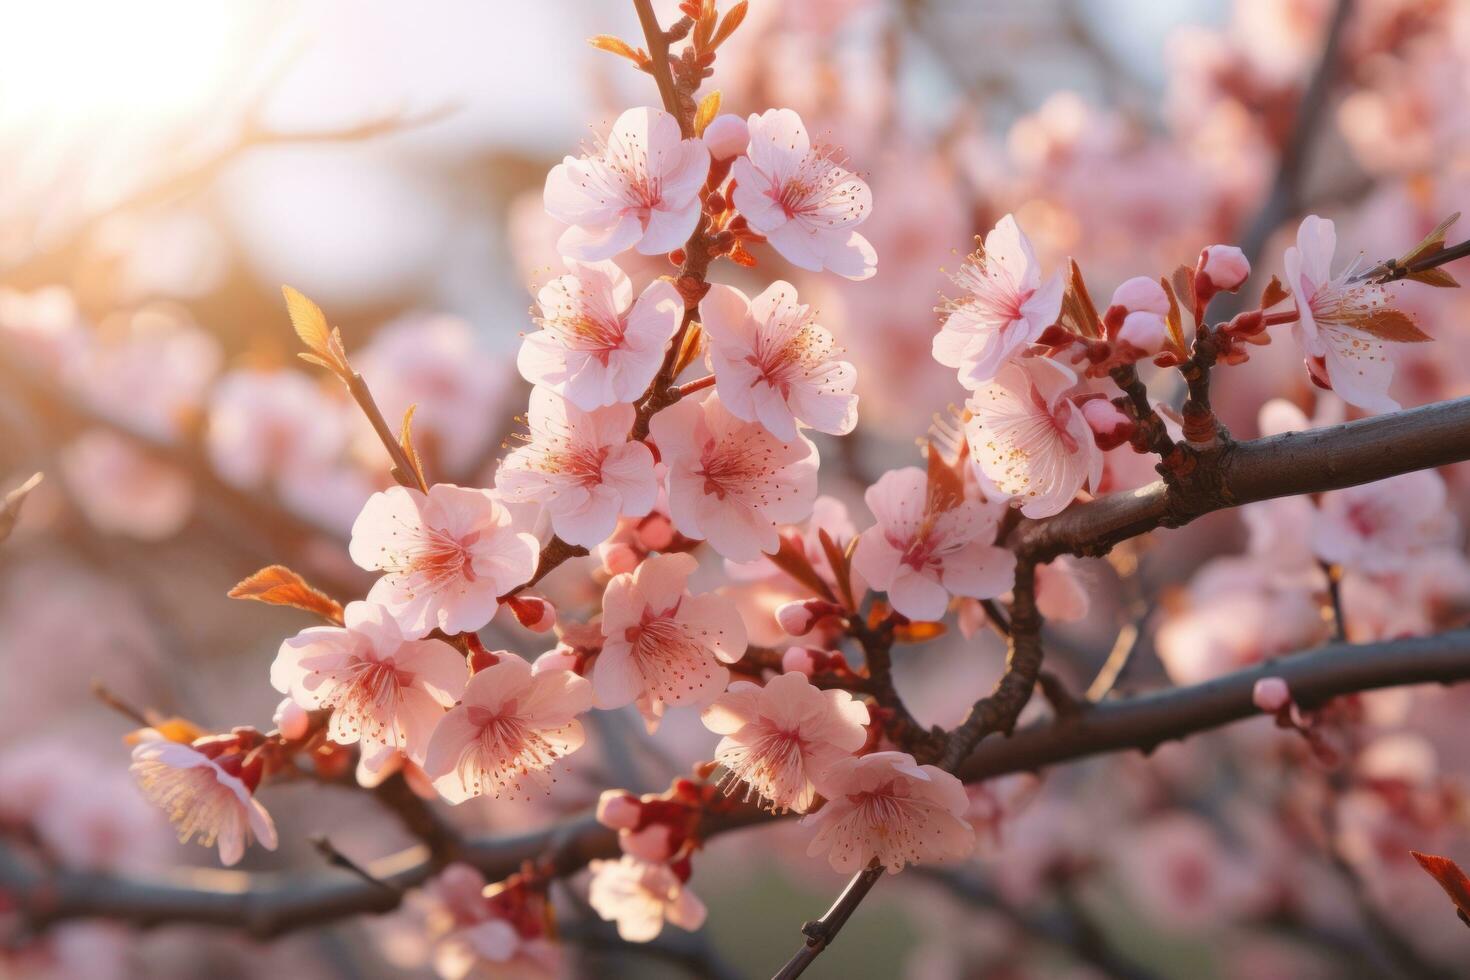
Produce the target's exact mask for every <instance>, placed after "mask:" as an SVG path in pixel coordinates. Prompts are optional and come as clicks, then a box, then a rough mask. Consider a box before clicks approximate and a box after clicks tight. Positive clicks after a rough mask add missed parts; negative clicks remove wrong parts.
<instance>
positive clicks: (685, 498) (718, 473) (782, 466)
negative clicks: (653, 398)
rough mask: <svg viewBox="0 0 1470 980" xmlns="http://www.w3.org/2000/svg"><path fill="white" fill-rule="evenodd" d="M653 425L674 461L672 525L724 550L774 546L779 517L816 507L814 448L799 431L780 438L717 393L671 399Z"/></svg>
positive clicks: (731, 553) (746, 551) (738, 556)
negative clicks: (740, 413) (791, 436)
mask: <svg viewBox="0 0 1470 980" xmlns="http://www.w3.org/2000/svg"><path fill="white" fill-rule="evenodd" d="M650 432H651V434H652V436H653V439H654V442H655V443H656V444H657V445H658V451H659V453H660V455H661V456H662V457H663V461H664V462H665V463H666V464H667V465H668V467H669V483H668V487H669V511H670V515H671V516H672V517H673V520H674V527H675V528H677V529H678V531H679V533H680V534H683V535H685V536H687V537H691V538H704V539H706V540H707V541H709V543H710V547H712V548H714V549H715V551H717V552H719V553H720V554H721V555H722V556H724V557H725V558H728V559H730V560H731V561H737V562H740V561H753V560H755V559H756V558H758V557H759V556H760V555H761V553H762V552H764V553H766V554H774V553H775V551H776V549H777V548H778V547H779V546H780V539H779V535H778V534H777V533H776V527H777V525H780V524H791V523H794V522H796V521H800V520H803V519H805V518H806V517H807V516H808V515H809V514H810V513H811V509H812V504H813V502H814V501H815V499H816V496H817V463H818V460H817V448H816V446H814V445H812V444H811V442H810V441H808V440H807V438H806V437H805V436H803V435H801V434H800V433H798V434H797V436H796V438H795V439H792V440H789V441H783V440H781V439H780V438H778V437H777V436H775V435H772V434H771V433H770V432H768V431H767V430H766V429H765V428H764V427H762V426H761V425H759V424H758V423H755V422H744V421H741V420H740V419H738V418H736V417H735V416H734V415H732V414H731V413H730V411H729V409H727V408H725V406H724V404H723V403H722V402H721V401H720V398H719V395H718V394H711V395H709V396H707V397H705V398H704V399H703V400H698V401H696V400H694V399H692V398H685V399H683V400H681V401H679V402H677V403H675V404H674V405H671V406H670V407H668V408H666V409H664V410H663V411H662V412H659V413H658V414H657V415H655V416H654V417H653V422H652V424H651V425H650Z"/></svg>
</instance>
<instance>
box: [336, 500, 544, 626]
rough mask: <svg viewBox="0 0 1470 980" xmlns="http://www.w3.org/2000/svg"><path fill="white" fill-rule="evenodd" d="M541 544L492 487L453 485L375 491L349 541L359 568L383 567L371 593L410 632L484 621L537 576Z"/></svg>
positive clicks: (469, 624)
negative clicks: (507, 596) (503, 600)
mask: <svg viewBox="0 0 1470 980" xmlns="http://www.w3.org/2000/svg"><path fill="white" fill-rule="evenodd" d="M539 550H540V545H539V542H538V541H537V540H536V538H535V536H534V535H531V534H527V533H526V532H524V531H517V530H516V529H515V528H514V527H513V526H512V524H511V516H510V513H509V512H508V511H507V510H506V509H505V508H504V507H503V506H501V504H500V502H499V501H498V500H496V498H495V495H494V494H492V493H491V492H490V491H488V490H473V489H469V488H467V487H456V486H453V485H452V484H447V483H439V484H435V485H434V486H432V487H430V488H429V492H428V493H427V494H424V493H420V492H419V491H418V490H411V489H408V488H406V487H390V488H389V489H387V490H384V491H382V492H380V493H375V494H373V495H372V497H371V498H370V499H369V500H368V502H367V505H366V506H365V507H363V509H362V513H361V514H359V515H358V516H357V521H356V523H354V524H353V525H352V542H351V544H350V545H349V547H348V553H349V554H350V555H351V556H352V560H353V561H355V562H356V563H357V564H358V565H359V566H361V567H363V568H366V569H369V570H371V569H381V570H382V571H383V572H384V575H383V577H382V578H380V579H378V581H377V582H375V583H374V584H373V587H372V591H370V592H369V593H368V599H369V600H371V601H372V602H375V603H377V604H379V605H381V606H384V607H386V608H387V609H388V610H389V612H391V613H392V614H393V616H394V618H395V619H397V620H398V623H399V625H400V626H401V627H402V628H403V633H404V635H405V636H407V637H410V638H417V637H420V636H423V635H424V634H425V633H428V632H429V631H430V630H432V629H435V628H438V629H441V630H443V631H444V632H446V633H461V632H465V631H472V630H477V629H479V628H480V627H482V626H484V625H485V624H486V623H488V622H489V621H490V619H491V617H493V616H494V615H495V612H496V610H497V609H499V608H500V603H499V600H498V597H499V596H501V595H503V594H504V593H506V592H508V591H510V590H511V589H513V588H515V587H516V586H517V585H521V584H523V583H525V582H526V581H528V580H529V579H530V578H531V576H532V575H534V574H536V563H537V556H538V553H539Z"/></svg>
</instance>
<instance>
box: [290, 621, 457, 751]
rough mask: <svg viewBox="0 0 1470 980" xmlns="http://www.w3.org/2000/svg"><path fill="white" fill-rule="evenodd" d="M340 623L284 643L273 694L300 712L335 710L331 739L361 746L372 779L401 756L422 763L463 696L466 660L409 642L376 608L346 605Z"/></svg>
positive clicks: (438, 643)
mask: <svg viewBox="0 0 1470 980" xmlns="http://www.w3.org/2000/svg"><path fill="white" fill-rule="evenodd" d="M343 618H344V621H345V625H344V626H343V627H336V626H313V627H309V628H307V629H304V630H302V631H301V632H300V633H297V634H296V635H295V636H293V637H291V638H290V639H288V640H286V641H285V642H284V643H282V644H281V648H280V650H279V652H277V654H276V660H275V663H273V664H272V665H271V686H272V687H274V688H275V689H276V690H278V691H280V692H281V693H282V694H288V695H290V697H291V700H292V701H294V702H295V703H296V704H298V705H300V706H301V707H303V708H308V709H319V708H327V709H331V712H332V717H331V720H330V721H329V722H328V725H327V737H329V738H330V739H331V740H332V741H334V742H336V743H338V744H339V745H352V744H354V743H360V744H361V746H362V761H363V763H364V765H365V766H366V767H367V768H368V770H369V771H375V770H377V769H379V768H381V767H382V766H383V765H384V764H385V763H386V762H387V760H388V758H389V757H390V756H392V755H393V754H394V753H396V752H402V753H404V754H405V755H407V756H408V757H409V758H410V759H412V760H413V761H414V762H417V763H422V762H423V761H424V754H425V752H426V751H427V750H428V746H429V736H430V734H431V733H432V732H433V731H434V727H435V726H436V725H438V724H439V723H440V720H441V719H442V718H443V717H444V711H445V709H446V708H448V707H450V706H451V705H453V704H454V702H455V701H457V700H459V698H460V696H461V695H462V694H463V693H464V689H465V681H466V680H467V679H468V676H469V671H468V668H466V666H465V662H464V657H462V656H461V655H460V654H459V653H458V651H456V650H455V649H454V648H453V647H451V646H450V645H449V644H447V643H445V642H444V641H443V640H412V639H405V638H404V636H403V632H402V631H401V630H400V629H399V627H398V623H397V622H396V621H395V620H394V619H393V617H392V616H391V615H389V613H388V610H386V609H384V608H383V607H382V606H378V605H375V604H374V603H371V602H350V603H348V604H347V608H346V610H344V613H343Z"/></svg>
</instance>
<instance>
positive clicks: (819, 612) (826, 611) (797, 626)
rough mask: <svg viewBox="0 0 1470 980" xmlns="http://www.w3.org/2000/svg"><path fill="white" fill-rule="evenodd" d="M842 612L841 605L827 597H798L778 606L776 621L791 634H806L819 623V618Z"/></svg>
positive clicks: (837, 614) (838, 614)
mask: <svg viewBox="0 0 1470 980" xmlns="http://www.w3.org/2000/svg"><path fill="white" fill-rule="evenodd" d="M842 614H843V609H842V607H841V606H838V605H835V604H834V603H831V602H827V601H826V600H825V599H798V600H796V601H795V602H787V603H783V604H781V605H780V606H779V607H777V609H776V622H778V623H780V624H781V628H782V629H783V630H785V631H786V633H787V634H788V635H790V636H806V635H807V634H808V633H810V632H811V631H812V627H813V626H815V625H816V624H817V620H819V619H823V618H825V617H827V616H841V615H842Z"/></svg>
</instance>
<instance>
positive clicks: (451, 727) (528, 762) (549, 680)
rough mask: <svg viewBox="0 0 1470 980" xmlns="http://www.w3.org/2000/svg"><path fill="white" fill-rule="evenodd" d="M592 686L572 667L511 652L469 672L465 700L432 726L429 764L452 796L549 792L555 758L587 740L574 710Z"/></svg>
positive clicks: (585, 703) (585, 706)
mask: <svg viewBox="0 0 1470 980" xmlns="http://www.w3.org/2000/svg"><path fill="white" fill-rule="evenodd" d="M591 707H592V685H591V684H589V683H588V682H587V680H586V679H585V678H582V677H578V676H577V675H576V674H574V673H573V672H571V671H570V670H565V669H561V668H557V667H550V668H548V669H541V667H540V664H539V663H538V665H537V667H536V669H533V668H532V667H531V665H530V664H528V663H526V662H525V661H524V660H522V659H520V658H519V657H516V656H515V655H513V654H509V653H506V654H501V655H500V660H499V662H497V663H495V664H494V665H492V666H490V667H486V668H485V669H484V670H481V671H480V672H479V673H477V674H475V676H474V677H472V678H470V682H469V684H468V686H466V687H465V690H464V700H463V702H462V703H461V704H459V705H458V706H457V707H455V708H454V709H453V710H452V711H450V712H449V714H448V715H446V716H445V717H444V719H443V721H441V722H440V723H439V727H438V728H437V729H436V730H435V731H434V737H433V739H432V740H431V741H430V743H429V752H428V761H427V762H425V763H424V771H425V772H426V773H427V774H428V775H429V777H430V778H431V779H433V780H434V788H435V789H437V790H438V791H439V793H440V795H441V796H443V797H444V798H445V799H446V800H448V801H449V802H451V803H463V802H464V801H465V800H468V799H471V798H473V797H476V796H480V795H481V794H484V793H489V794H491V795H493V796H497V797H498V796H500V794H501V793H504V792H517V791H519V792H520V793H522V794H523V795H524V794H527V793H528V792H529V790H528V789H527V787H526V784H527V783H529V784H530V785H531V786H535V787H537V788H539V789H542V790H544V791H550V788H551V782H552V781H553V780H552V778H551V776H550V775H549V772H548V771H549V770H550V768H551V765H552V763H554V762H556V760H557V759H560V758H562V757H563V756H567V755H570V754H571V753H573V752H575V751H577V749H579V748H581V747H582V743H583V741H584V740H585V738H586V736H585V735H584V734H583V731H582V723H581V722H580V721H578V720H577V715H580V714H583V713H584V712H586V711H588V710H589V709H590V708H591Z"/></svg>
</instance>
